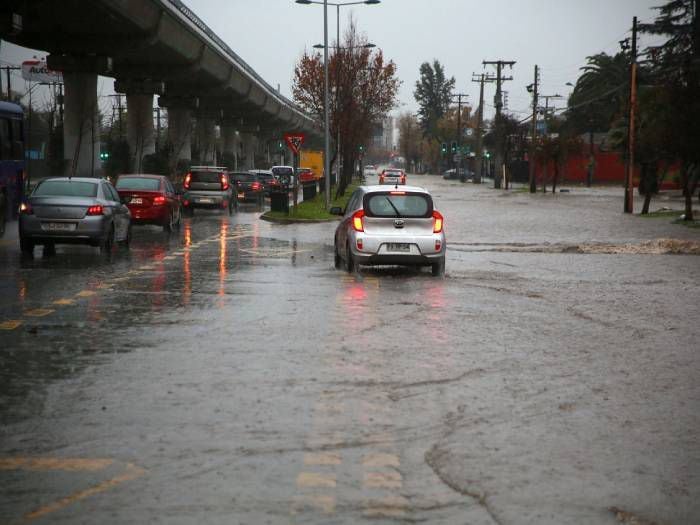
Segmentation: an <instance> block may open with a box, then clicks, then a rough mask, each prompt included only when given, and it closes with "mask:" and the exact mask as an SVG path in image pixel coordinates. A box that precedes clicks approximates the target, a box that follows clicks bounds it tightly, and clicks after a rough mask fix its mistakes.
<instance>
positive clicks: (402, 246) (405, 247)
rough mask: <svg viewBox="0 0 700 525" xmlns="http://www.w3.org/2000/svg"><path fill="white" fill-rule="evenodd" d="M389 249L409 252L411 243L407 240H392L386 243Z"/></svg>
mask: <svg viewBox="0 0 700 525" xmlns="http://www.w3.org/2000/svg"><path fill="white" fill-rule="evenodd" d="M386 249H387V251H390V252H402V253H408V252H410V251H411V245H410V244H408V243H407V242H390V243H387V245H386Z"/></svg>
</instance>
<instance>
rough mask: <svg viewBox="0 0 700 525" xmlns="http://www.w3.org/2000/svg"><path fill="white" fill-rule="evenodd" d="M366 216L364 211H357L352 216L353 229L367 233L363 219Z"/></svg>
mask: <svg viewBox="0 0 700 525" xmlns="http://www.w3.org/2000/svg"><path fill="white" fill-rule="evenodd" d="M364 216H365V212H364V210H357V211H356V212H355V213H354V214H353V216H352V227H353V228H354V229H355V231H356V232H363V231H365V225H364V221H363V218H364Z"/></svg>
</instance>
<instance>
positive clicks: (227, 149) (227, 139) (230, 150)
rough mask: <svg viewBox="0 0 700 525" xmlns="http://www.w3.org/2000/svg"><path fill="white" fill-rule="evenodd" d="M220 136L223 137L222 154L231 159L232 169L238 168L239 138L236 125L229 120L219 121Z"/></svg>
mask: <svg viewBox="0 0 700 525" xmlns="http://www.w3.org/2000/svg"><path fill="white" fill-rule="evenodd" d="M221 138H222V139H223V140H222V142H223V154H224V155H225V156H226V157H228V159H232V162H233V169H234V171H237V170H238V151H239V148H238V144H239V143H240V139H239V137H238V133H237V132H236V125H235V123H234V122H232V121H230V120H224V121H223V122H222V123H221Z"/></svg>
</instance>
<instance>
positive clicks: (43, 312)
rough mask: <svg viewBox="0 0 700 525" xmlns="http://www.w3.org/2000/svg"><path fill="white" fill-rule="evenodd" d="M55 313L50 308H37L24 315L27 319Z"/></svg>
mask: <svg viewBox="0 0 700 525" xmlns="http://www.w3.org/2000/svg"><path fill="white" fill-rule="evenodd" d="M54 312H55V310H51V309H50V308H35V309H34V310H27V311H26V312H24V315H26V316H27V317H45V316H47V315H49V314H52V313H54Z"/></svg>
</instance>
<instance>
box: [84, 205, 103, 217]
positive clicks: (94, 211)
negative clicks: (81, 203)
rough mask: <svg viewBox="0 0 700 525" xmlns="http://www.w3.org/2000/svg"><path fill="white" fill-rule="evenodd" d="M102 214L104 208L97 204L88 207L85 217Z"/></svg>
mask: <svg viewBox="0 0 700 525" xmlns="http://www.w3.org/2000/svg"><path fill="white" fill-rule="evenodd" d="M103 213H104V208H103V207H102V206H100V205H99V204H98V205H96V206H90V207H89V208H88V209H87V213H86V214H85V215H102V214H103Z"/></svg>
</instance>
